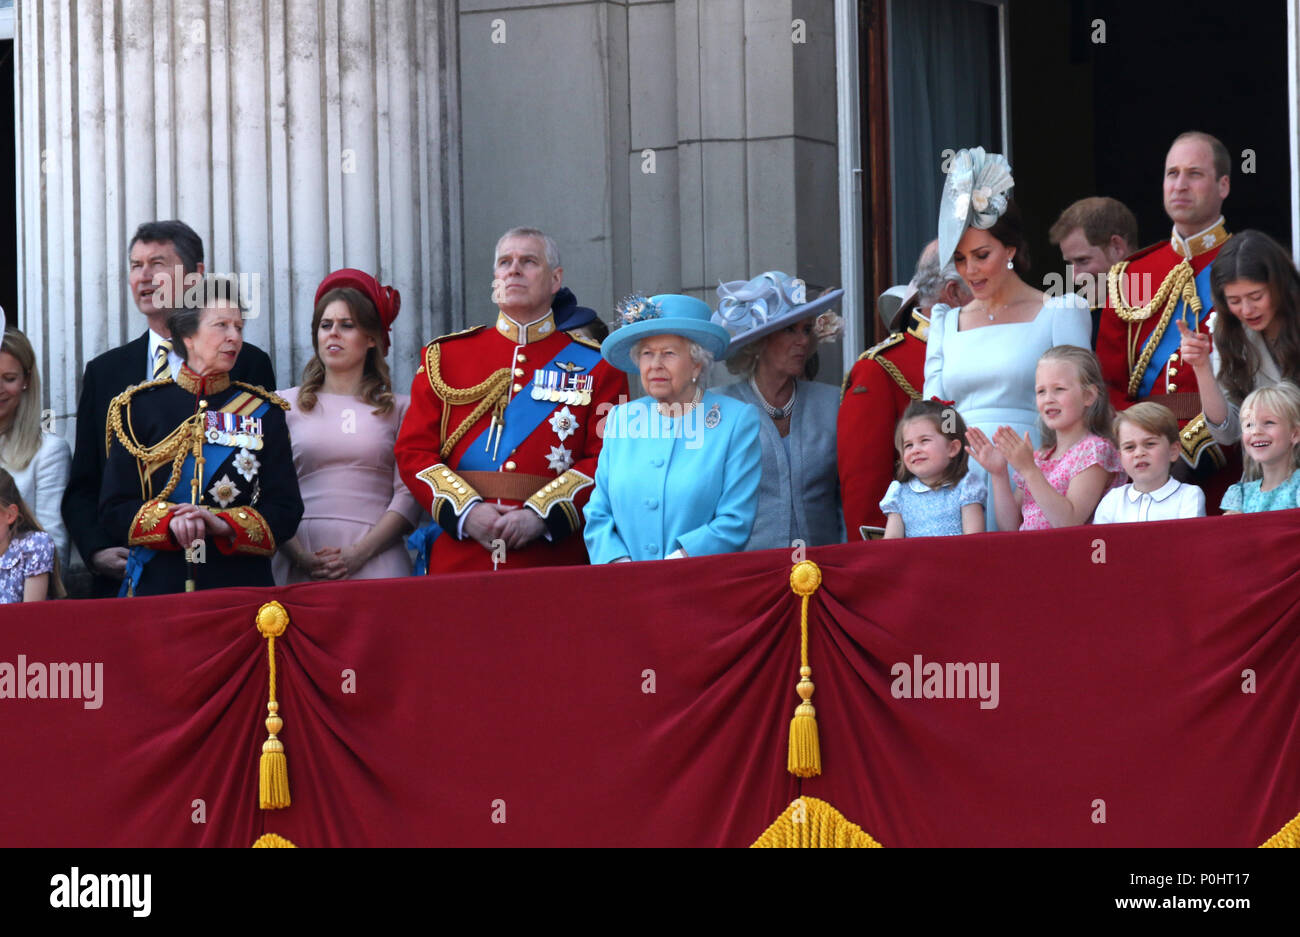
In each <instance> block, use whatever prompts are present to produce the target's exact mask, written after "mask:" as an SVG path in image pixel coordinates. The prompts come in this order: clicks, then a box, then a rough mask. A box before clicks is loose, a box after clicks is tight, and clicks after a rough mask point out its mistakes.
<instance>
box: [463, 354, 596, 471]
mask: <svg viewBox="0 0 1300 937" xmlns="http://www.w3.org/2000/svg"><path fill="white" fill-rule="evenodd" d="M599 362H600V352H598V351H596V350H595V349H594V348H588V347H587V346H586V345H581V344H579V343H578V342H570V343H569V344H568V345H566V346H565V347H564V348H562V349H560V351H559V353H558V354H556V356H555V357H554V358H552V359H551V360H550V361H548V362H546V364H544V365H542V366H541V367H540V368H538V369H537V371H536V372H535V373H534V375H533V393H528V392H526V391H520V392H519V393H517V394H515V395H514V397H512V398H511V400H510V404H509V405H508V406H507V407H506V409H505V413H504V415H503V417H502V422H503V423H504V424H505V425H504V428H503V429H502V430H501V439H500V440H499V441H497V442H496V443H495V444H494V443H493V442H492V441H491V439H490V436H491V433H492V432H493V426H492V424H490V423H489V425H488V427H487V428H486V429H484V430H483V431H482V432H480V433H479V434H478V435H477V436H476V437H474V439H473V440H472V441H471V442H470V444H469V448H467V449H466V450H465V454H464V455H462V456H461V457H460V462H459V463H458V464H457V466H456V471H458V472H495V471H496V470H497V469H499V468H501V464H502V463H503V462H505V461H506V459H508V458H510V453H512V452H514V451H515V449H516V448H517V447H518V446H519V444H520V443H522V442H523V441H524V440H525V439H527V438H528V437H529V436H531V435H532V434H533V432H534V431H535V430H536V429H537V427H539V426H541V425H542V423H543V422H544V421H545V420H546V418H547V417H548V416H550V415H551V413H552V412H553V411H554V410H555V405H556V404H557V403H562V402H568V403H573V404H575V405H576V404H577V403H578V401H579V397H580V395H581V394H583V393H584V392H585V393H587V394H588V395H589V394H590V392H591V390H593V389H594V387H588V389H587V390H586V391H583V390H582V389H581V388H582V387H584V386H587V385H590V384H591V380H590V378H591V372H592V370H593V369H594V368H595V366H596V365H597V364H598V363H599ZM552 375H553V376H552ZM587 400H590V396H588V397H587ZM494 450H495V451H494Z"/></svg>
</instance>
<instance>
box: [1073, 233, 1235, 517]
mask: <svg viewBox="0 0 1300 937" xmlns="http://www.w3.org/2000/svg"><path fill="white" fill-rule="evenodd" d="M1229 236H1230V235H1229V234H1228V232H1227V229H1226V228H1225V227H1224V226H1223V221H1222V219H1220V221H1219V223H1218V224H1216V225H1215V226H1214V227H1212V228H1210V229H1209V230H1207V231H1203V232H1201V233H1200V234H1198V235H1195V236H1194V237H1192V238H1190V239H1189V240H1187V241H1186V242H1184V241H1183V240H1182V239H1181V238H1178V237H1177V236H1175V237H1172V238H1170V240H1167V241H1162V242H1161V243H1159V244H1153V245H1151V246H1150V247H1144V248H1143V249H1142V250H1140V251H1138V252H1136V253H1135V254H1132V255H1130V256H1129V257H1128V258H1127V259H1125V260H1123V261H1121V262H1120V263H1118V264H1116V265H1115V266H1114V267H1112V268H1111V271H1110V277H1109V288H1108V289H1107V301H1106V308H1105V309H1103V310H1102V313H1101V323H1100V325H1099V327H1098V330H1097V359H1098V361H1100V362H1101V370H1102V376H1103V377H1104V378H1105V380H1106V386H1107V390H1108V391H1109V393H1110V399H1111V403H1113V404H1114V405H1115V409H1116V410H1125V409H1127V408H1128V407H1130V406H1132V405H1133V404H1135V403H1137V402H1138V401H1140V400H1150V401H1152V402H1155V403H1159V404H1163V405H1164V406H1166V407H1168V408H1169V409H1170V410H1172V411H1173V413H1174V416H1176V417H1178V425H1179V427H1180V436H1181V439H1180V442H1181V444H1182V450H1183V460H1184V462H1185V463H1186V469H1185V470H1184V472H1182V473H1180V474H1183V475H1184V477H1185V478H1188V479H1189V480H1196V479H1192V478H1191V475H1190V472H1188V471H1187V469H1198V470H1199V471H1198V472H1197V479H1199V483H1200V484H1202V486H1203V487H1204V488H1205V490H1206V505H1207V507H1209V508H1210V509H1211V513H1217V512H1216V511H1215V510H1214V509H1215V508H1217V507H1218V504H1219V497H1220V496H1221V495H1222V493H1223V491H1224V490H1225V489H1226V487H1227V484H1228V483H1229V482H1231V481H1232V480H1233V479H1232V478H1230V477H1229V476H1230V475H1231V473H1232V468H1231V465H1232V464H1233V463H1234V462H1235V461H1236V460H1235V454H1234V456H1233V457H1232V458H1230V457H1229V456H1228V455H1226V454H1225V453H1224V452H1223V451H1222V450H1221V449H1220V448H1219V446H1217V445H1216V444H1215V443H1214V440H1213V439H1212V438H1211V436H1210V430H1209V427H1208V426H1206V423H1205V415H1204V414H1203V413H1202V412H1201V396H1200V390H1199V388H1198V387H1197V383H1196V373H1195V372H1194V371H1193V370H1192V369H1191V368H1190V367H1185V366H1184V365H1183V364H1182V362H1181V360H1180V359H1179V355H1178V345H1179V342H1178V329H1177V326H1176V325H1175V324H1174V320H1175V318H1176V317H1175V311H1176V310H1178V311H1179V312H1180V315H1181V309H1182V307H1181V306H1180V300H1183V301H1184V302H1185V301H1186V300H1187V299H1188V298H1190V296H1191V295H1193V294H1196V296H1197V299H1198V300H1199V302H1200V304H1201V309H1200V313H1199V315H1198V316H1197V327H1198V328H1199V329H1200V330H1201V331H1204V330H1205V328H1206V324H1205V323H1206V319H1207V318H1208V317H1209V315H1210V313H1211V312H1213V311H1214V309H1213V299H1212V297H1211V296H1210V293H1209V289H1208V287H1205V286H1202V287H1201V288H1200V289H1198V285H1197V277H1198V276H1201V274H1202V273H1203V272H1204V271H1205V270H1206V268H1208V267H1209V266H1210V264H1211V263H1213V261H1214V258H1215V257H1217V256H1218V253H1219V248H1220V247H1222V246H1223V244H1224V243H1225V242H1226V241H1227V240H1228V238H1229ZM1188 255H1190V256H1188ZM1206 279H1207V277H1201V283H1202V284H1204V283H1205V280H1206ZM1225 465H1227V466H1228V468H1227V469H1226V471H1225V470H1224V466H1225Z"/></svg>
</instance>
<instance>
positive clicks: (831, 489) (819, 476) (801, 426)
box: [713, 271, 844, 550]
mask: <svg viewBox="0 0 1300 937" xmlns="http://www.w3.org/2000/svg"><path fill="white" fill-rule="evenodd" d="M843 295H844V291H843V290H833V291H831V292H829V293H827V294H826V295H824V296H821V297H819V298H818V299H815V300H813V301H812V302H807V301H806V300H807V296H806V292H805V287H804V282H803V281H802V280H799V279H796V278H794V277H790V276H787V275H786V274H784V273H781V272H779V271H769V272H767V273H763V274H760V275H759V276H757V277H755V278H754V279H752V280H749V281H748V282H746V281H744V280H736V281H733V282H731V283H724V284H722V285H721V286H719V287H718V296H719V298H720V299H721V302H720V303H719V306H718V311H717V312H715V313H714V314H713V321H714V322H717V323H719V324H720V325H722V326H723V327H724V328H725V329H726V330H727V331H728V332H730V333H731V344H730V345H729V346H728V349H727V370H728V371H730V372H731V373H732V374H739V375H741V376H742V380H740V381H737V382H736V383H734V384H730V385H728V386H726V387H724V388H722V393H724V394H727V395H729V396H731V397H735V398H736V399H737V400H743V401H744V402H745V403H748V404H752V405H753V406H755V407H757V408H758V410H759V411H760V412H761V413H763V414H765V417H764V418H763V419H762V420H761V421H760V424H759V441H760V443H761V445H762V452H763V478H762V481H761V483H760V484H759V489H758V510H757V512H756V515H755V520H754V528H753V530H752V531H751V532H750V535H749V540H748V541H746V543H745V549H746V550H769V549H777V548H788V547H790V546H791V545H792V544H793V543H794V542H795V541H799V542H801V543H803V544H804V545H806V546H821V545H823V544H828V543H843V542H844V518H843V514H842V513H841V511H840V486H839V474H838V472H837V470H836V458H835V456H836V452H835V421H836V416H837V414H838V412H839V393H838V392H837V390H836V388H834V387H831V386H830V385H828V384H819V383H817V382H815V381H809V380H804V379H803V378H804V376H805V374H806V368H807V365H808V360H809V358H811V357H812V355H813V354H814V353H815V349H816V346H817V344H818V343H819V342H826V341H831V340H833V339H834V338H837V337H838V336H839V335H840V333H841V332H842V331H843V320H842V319H840V317H839V316H837V315H835V313H833V312H830V311H829V309H830V307H831V306H832V305H834V304H835V303H836V302H838V301H839V299H840V297H841V296H843Z"/></svg>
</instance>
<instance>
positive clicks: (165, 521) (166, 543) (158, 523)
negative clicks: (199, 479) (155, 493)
mask: <svg viewBox="0 0 1300 937" xmlns="http://www.w3.org/2000/svg"><path fill="white" fill-rule="evenodd" d="M175 511H176V505H174V504H171V503H169V502H167V501H146V502H145V503H144V504H143V505H142V506H141V508H140V510H138V511H136V513H135V518H134V519H133V520H132V521H131V530H130V532H129V533H128V534H127V536H126V545H127V546H129V547H151V548H153V549H155V550H180V549H183V548H182V547H181V545H180V544H178V543H177V542H176V541H175V540H173V539H172V535H171V523H172V515H173V514H174V513H175Z"/></svg>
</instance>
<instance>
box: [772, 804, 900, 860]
mask: <svg viewBox="0 0 1300 937" xmlns="http://www.w3.org/2000/svg"><path fill="white" fill-rule="evenodd" d="M749 848H750V849H795V848H799V849H808V848H818V849H883V848H884V847H883V846H881V845H880V843H878V842H876V841H875V840H874V839H872V838H871V834H869V833H867V832H865V831H864V830H863V829H862V827H860V826H858V825H857V824H856V823H852V822H850V821H849V820H848V819H847V818H846V817H845V816H844V814H842V813H840V812H839V811H838V810H836V809H835V808H834V807H832V806H831V805H830V804H828V803H826V801H824V800H818V799H817V798H816V797H800V798H799V799H798V800H796V801H794V802H793V803H791V804H790V806H788V807H786V808H785V812H783V813H782V814H781V816H779V817H777V818H776V822H775V823H773V824H772V825H771V826H769V827H768V828H767V829H766V830H764V831H763V835H762V836H760V837H759V838H758V839H756V840H754V842H753V844H751V845H750V847H749Z"/></svg>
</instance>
